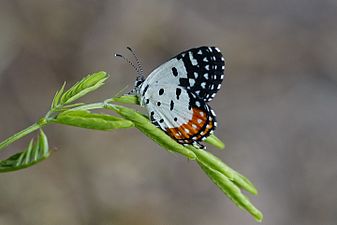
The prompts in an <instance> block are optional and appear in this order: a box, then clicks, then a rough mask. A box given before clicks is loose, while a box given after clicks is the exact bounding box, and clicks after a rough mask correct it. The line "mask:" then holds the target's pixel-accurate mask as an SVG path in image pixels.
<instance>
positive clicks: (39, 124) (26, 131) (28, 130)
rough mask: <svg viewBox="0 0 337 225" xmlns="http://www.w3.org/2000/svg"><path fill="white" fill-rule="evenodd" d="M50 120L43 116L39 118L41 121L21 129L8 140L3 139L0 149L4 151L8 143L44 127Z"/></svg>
mask: <svg viewBox="0 0 337 225" xmlns="http://www.w3.org/2000/svg"><path fill="white" fill-rule="evenodd" d="M47 123H48V122H47V121H46V120H45V119H44V118H42V119H40V120H39V122H37V123H34V124H33V125H31V126H29V127H27V128H26V129H24V130H22V131H19V132H18V133H16V134H14V135H12V136H10V137H9V138H7V139H6V140H4V141H2V142H1V143H0V151H2V150H3V149H4V148H6V147H7V146H8V145H10V144H12V143H13V142H15V141H17V140H19V139H20V138H22V137H24V136H26V135H27V134H30V133H32V132H34V131H36V130H38V129H39V128H41V127H43V126H44V125H46V124H47Z"/></svg>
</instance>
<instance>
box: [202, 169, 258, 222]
mask: <svg viewBox="0 0 337 225" xmlns="http://www.w3.org/2000/svg"><path fill="white" fill-rule="evenodd" d="M199 165H200V167H201V168H202V170H203V171H204V172H205V173H206V174H207V175H208V177H209V178H210V179H211V180H212V181H213V182H214V183H215V184H216V185H217V186H218V187H219V188H220V190H221V191H222V192H223V193H224V194H225V195H227V196H228V198H230V199H231V200H232V201H233V202H234V203H235V204H236V205H237V206H238V207H239V208H241V209H245V210H247V211H248V212H249V213H250V214H251V215H252V216H253V217H254V218H255V220H257V221H258V222H261V221H262V219H263V214H262V213H261V212H260V211H259V210H258V209H257V208H255V206H254V205H253V204H252V203H251V202H250V201H249V199H248V198H247V197H246V196H245V195H243V194H242V192H241V190H240V188H239V187H238V186H236V184H235V183H234V182H233V181H231V180H230V179H229V178H228V177H226V176H225V175H223V174H222V173H220V172H218V171H216V170H213V169H211V168H209V167H207V166H205V165H203V164H202V163H200V162H199Z"/></svg>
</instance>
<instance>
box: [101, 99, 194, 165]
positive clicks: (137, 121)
mask: <svg viewBox="0 0 337 225" xmlns="http://www.w3.org/2000/svg"><path fill="white" fill-rule="evenodd" d="M105 108H107V109H110V110H114V111H116V112H117V113H118V114H119V115H121V116H122V117H124V118H125V119H127V120H130V121H132V122H133V123H134V125H135V127H136V128H138V129H139V130H140V131H141V132H143V133H144V134H145V135H146V136H148V137H149V138H151V139H152V140H153V141H155V142H157V143H158V144H159V145H161V146H162V147H164V148H165V149H168V150H170V151H174V152H178V153H180V154H182V155H184V156H186V157H188V158H189V159H195V158H196V156H195V154H194V153H193V152H192V151H190V150H189V149H187V148H185V147H184V146H183V145H181V144H178V143H177V142H176V141H175V140H173V139H172V138H171V137H170V136H168V135H166V133H165V132H164V131H162V130H161V129H159V128H157V127H156V126H155V125H153V124H152V123H151V122H150V121H149V120H148V119H147V118H146V117H145V116H144V115H142V114H140V113H137V112H136V111H135V110H133V109H130V108H127V107H123V106H118V105H112V104H107V105H106V106H105Z"/></svg>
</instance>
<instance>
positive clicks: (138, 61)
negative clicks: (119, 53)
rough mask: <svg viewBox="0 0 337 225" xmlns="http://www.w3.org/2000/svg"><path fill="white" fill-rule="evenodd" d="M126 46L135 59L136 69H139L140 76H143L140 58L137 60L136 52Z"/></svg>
mask: <svg viewBox="0 0 337 225" xmlns="http://www.w3.org/2000/svg"><path fill="white" fill-rule="evenodd" d="M126 48H127V49H128V50H129V51H130V52H131V54H132V55H133V57H134V58H135V59H136V63H137V66H138V69H139V71H140V75H141V76H144V70H143V66H142V64H141V63H140V60H139V58H138V57H137V55H136V53H135V52H134V51H133V50H132V48H130V47H126Z"/></svg>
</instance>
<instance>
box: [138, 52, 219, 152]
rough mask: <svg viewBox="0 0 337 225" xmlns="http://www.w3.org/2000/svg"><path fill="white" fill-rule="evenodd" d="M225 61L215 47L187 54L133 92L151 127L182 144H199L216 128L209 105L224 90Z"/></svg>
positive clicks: (165, 65) (159, 70)
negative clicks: (145, 110) (160, 130)
mask: <svg viewBox="0 0 337 225" xmlns="http://www.w3.org/2000/svg"><path fill="white" fill-rule="evenodd" d="M223 78H224V59H223V57H222V54H221V53H220V50H219V49H218V48H216V47H199V48H193V49H190V50H187V51H184V52H182V53H180V54H178V55H177V56H175V57H173V58H172V59H170V60H169V61H167V62H166V63H164V64H162V65H161V66H159V67H158V68H156V69H155V70H154V71H152V72H151V73H150V75H149V76H148V77H147V78H146V79H144V78H139V79H137V80H138V81H136V84H135V89H134V92H135V93H136V95H137V96H138V97H139V99H140V104H141V105H142V106H144V107H145V108H146V109H147V111H148V113H149V118H150V119H151V121H152V123H154V124H155V125H156V126H157V127H160V128H161V129H162V130H164V131H165V132H166V133H167V134H168V135H170V136H171V137H172V138H173V139H175V140H176V141H177V142H178V143H181V144H193V145H196V146H198V147H203V146H202V145H201V144H200V142H201V141H202V140H204V139H205V138H206V137H207V136H209V135H210V134H211V133H212V132H213V131H214V130H215V128H216V125H217V123H216V117H215V113H214V111H213V110H212V109H211V107H210V106H209V105H208V104H207V102H209V101H211V100H212V99H213V98H214V96H215V95H216V92H217V91H218V90H219V88H220V87H221V82H222V80H223Z"/></svg>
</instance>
